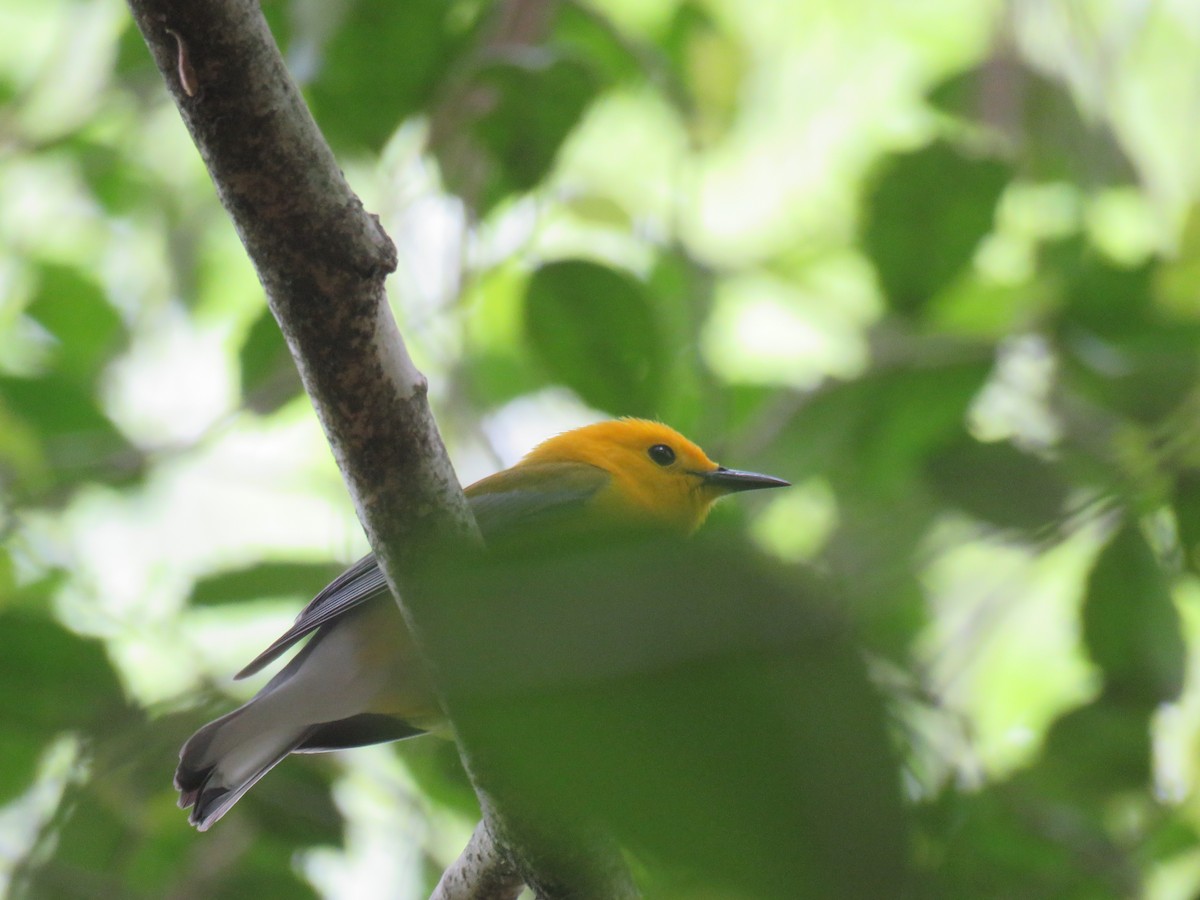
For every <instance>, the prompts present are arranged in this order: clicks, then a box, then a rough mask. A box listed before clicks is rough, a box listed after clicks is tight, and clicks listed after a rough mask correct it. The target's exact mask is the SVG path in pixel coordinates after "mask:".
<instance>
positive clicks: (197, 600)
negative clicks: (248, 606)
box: [189, 562, 345, 606]
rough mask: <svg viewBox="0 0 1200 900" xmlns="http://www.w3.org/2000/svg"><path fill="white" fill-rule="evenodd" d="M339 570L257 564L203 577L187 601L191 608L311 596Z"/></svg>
mask: <svg viewBox="0 0 1200 900" xmlns="http://www.w3.org/2000/svg"><path fill="white" fill-rule="evenodd" d="M343 568H345V567H344V566H341V565H338V564H336V563H299V562H263V563H257V564H255V565H252V566H247V567H246V568H243V569H232V570H229V571H225V572H217V573H214V574H212V575H206V576H205V577H204V578H201V579H200V580H198V581H197V582H196V585H195V587H193V588H192V595H191V598H190V599H189V602H190V603H192V604H193V605H195V606H220V605H222V604H225V603H245V602H247V601H251V600H259V599H262V598H263V597H284V596H288V597H291V596H295V595H297V594H298V595H301V596H313V595H315V594H316V593H317V591H319V590H320V589H321V588H322V587H324V586H325V585H326V584H328V583H329V582H330V581H332V580H333V579H334V578H335V577H337V576H338V575H339V574H340V573H341V571H342V569H343Z"/></svg>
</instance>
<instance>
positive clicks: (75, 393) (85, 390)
mask: <svg viewBox="0 0 1200 900" xmlns="http://www.w3.org/2000/svg"><path fill="white" fill-rule="evenodd" d="M90 387H91V385H81V384H79V383H78V382H77V381H75V379H73V378H68V377H66V376H64V375H62V374H59V373H55V372H52V373H50V374H48V375H46V376H43V377H41V378H11V377H8V378H6V377H0V417H2V415H3V413H7V414H8V415H10V416H14V417H16V418H17V419H19V420H20V421H21V423H22V424H24V425H25V426H26V427H27V428H28V429H29V431H28V432H27V433H26V434H25V435H23V437H24V438H27V439H29V438H32V439H33V440H36V441H37V442H39V443H40V445H41V448H42V454H43V456H44V457H45V459H44V463H45V465H44V467H41V471H35V469H36V468H38V467H36V466H34V465H33V464H31V463H30V462H29V460H28V454H27V448H23V447H13V448H11V449H12V451H13V453H14V460H15V461H17V464H18V465H21V464H22V463H23V464H24V465H25V467H26V471H25V473H24V474H26V476H27V477H29V478H30V480H31V484H29V485H26V486H27V487H31V488H32V487H35V486H36V487H41V488H45V487H48V486H51V485H57V486H67V485H71V484H74V483H76V482H78V481H81V480H84V479H97V480H102V481H107V482H110V483H118V482H123V481H127V480H129V479H130V478H131V477H137V476H138V475H140V474H141V472H142V470H143V467H144V465H145V458H144V456H143V455H142V453H141V452H140V451H138V450H137V449H136V448H135V447H133V446H132V445H130V444H129V442H128V441H126V440H125V438H124V437H123V436H122V435H121V434H120V433H119V432H118V431H117V429H116V428H115V427H114V426H113V423H112V422H111V421H110V420H109V418H108V417H107V416H106V415H105V414H104V412H103V410H102V409H101V408H100V406H99V404H98V403H97V402H96V398H95V397H94V396H93V395H92V393H91V391H90V390H89V389H90ZM12 430H16V429H15V428H13V429H12ZM2 445H3V441H0V446H2ZM22 457H25V458H24V459H22ZM38 481H45V482H48V484H36V485H35V484H34V483H36V482H38Z"/></svg>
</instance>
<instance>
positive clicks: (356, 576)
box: [233, 553, 391, 679]
mask: <svg viewBox="0 0 1200 900" xmlns="http://www.w3.org/2000/svg"><path fill="white" fill-rule="evenodd" d="M372 597H387V598H388V599H389V600H390V599H391V592H390V591H389V590H388V586H387V580H386V579H385V578H384V577H383V571H382V570H381V569H380V568H379V565H378V563H376V562H375V556H374V554H370V553H368V554H367V555H366V556H364V557H363V558H362V559H360V560H359V561H358V562H356V563H355V564H354V565H352V566H351V567H350V568H348V569H347V570H346V571H345V572H343V573H342V574H341V575H339V576H338V577H337V578H335V579H333V581H331V582H329V584H327V585H326V586H325V587H324V588H323V589H322V590H321V592H320V593H319V594H317V596H315V597H313V598H312V600H310V601H309V603H308V605H307V606H306V607H304V609H302V610H301V611H300V615H298V616H296V621H295V622H294V623H293V624H292V627H291V628H289V629H288V630H287V631H285V632H284V633H283V634H281V635H280V636H279V637H278V638H276V639H275V641H274V642H273V643H272V644H271V646H270V647H268V648H267V649H266V650H264V651H263V652H262V653H260V654H258V656H256V657H254V659H253V660H251V662H250V664H249V665H248V666H246V667H245V668H244V669H242V671H240V672H238V673H237V674H236V675H234V676H233V677H234V679H239V678H248V677H249V676H251V675H253V674H254V673H255V672H258V671H259V670H260V669H262V668H263V667H264V666H266V665H269V664H270V663H271V662H273V661H274V660H275V659H277V658H278V657H279V655H280V654H281V653H284V652H285V651H286V650H287V649H288V648H289V647H291V646H292V645H293V644H294V643H296V641H298V640H300V639H301V638H302V637H304V636H305V635H306V634H310V633H311V632H313V631H315V630H316V629H318V628H320V627H321V626H322V625H324V624H325V623H326V622H328V621H330V620H331V619H336V618H337V617H338V616H340V615H341V614H342V613H344V612H346V611H347V610H350V609H353V608H354V607H356V606H358V605H359V604H361V603H365V602H366V601H368V600H370V599H371V598H372Z"/></svg>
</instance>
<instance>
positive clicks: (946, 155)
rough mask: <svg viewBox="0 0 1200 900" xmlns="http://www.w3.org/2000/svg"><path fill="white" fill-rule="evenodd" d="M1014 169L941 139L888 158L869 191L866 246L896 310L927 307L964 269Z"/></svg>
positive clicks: (909, 311) (986, 230) (914, 311)
mask: <svg viewBox="0 0 1200 900" xmlns="http://www.w3.org/2000/svg"><path fill="white" fill-rule="evenodd" d="M1011 177H1012V173H1011V172H1010V171H1009V170H1008V168H1007V167H1006V166H1004V165H1002V164H1001V163H998V162H995V161H993V160H986V159H971V158H969V157H967V156H964V155H963V154H962V153H960V152H959V151H958V150H956V149H955V148H954V147H952V146H950V145H949V144H946V143H944V142H940V141H939V142H937V143H934V144H931V145H929V146H928V147H925V148H924V149H922V150H917V151H915V152H912V153H905V154H901V155H898V156H893V157H891V158H890V159H889V160H887V161H886V162H885V164H884V167H883V170H882V172H881V173H880V175H879V176H878V177H877V179H876V181H875V186H874V188H873V189H872V190H871V192H870V194H869V195H868V197H867V207H866V229H865V231H864V233H863V248H864V249H865V250H866V252H867V255H868V256H869V257H870V258H871V260H872V262H874V264H875V270H876V272H877V273H878V275H879V282H880V287H882V289H883V293H884V295H885V297H886V299H887V302H888V305H889V306H890V307H891V308H892V309H893V310H894V311H896V312H898V313H902V314H905V315H917V314H919V313H921V311H922V310H923V309H924V307H925V305H926V304H927V303H928V302H929V301H930V299H932V298H933V297H934V296H936V295H937V294H938V293H939V292H940V291H941V290H943V289H944V288H946V287H947V286H948V285H950V284H951V283H952V282H953V281H954V280H955V279H957V278H958V277H959V276H960V275H961V274H962V272H963V271H964V270H966V268H967V266H968V265H969V264H970V262H971V260H972V258H973V256H974V254H975V250H976V248H977V247H978V246H979V242H980V241H981V240H982V239H983V238H984V237H985V236H986V235H987V234H988V233H989V232H991V230H992V224H993V219H994V217H995V211H996V204H997V202H998V201H999V199H1000V195H1001V194H1002V193H1003V192H1004V188H1005V187H1006V186H1007V184H1008V182H1009V181H1010V179H1011Z"/></svg>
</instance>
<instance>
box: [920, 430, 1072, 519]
mask: <svg viewBox="0 0 1200 900" xmlns="http://www.w3.org/2000/svg"><path fill="white" fill-rule="evenodd" d="M927 472H928V473H929V477H930V479H931V480H932V483H933V485H934V488H935V489H936V490H937V492H938V493H939V494H940V495H941V496H942V497H943V498H945V500H946V501H947V502H948V503H950V504H951V505H953V506H956V507H958V508H959V509H962V510H963V511H964V512H967V513H969V514H970V515H972V516H975V517H976V518H978V519H981V520H983V521H985V522H989V523H991V524H993V525H997V526H999V527H1001V528H1016V529H1022V530H1032V529H1036V528H1040V527H1042V526H1045V525H1047V524H1050V523H1053V522H1055V521H1056V520H1057V519H1058V517H1059V516H1060V515H1061V514H1062V510H1063V504H1064V503H1065V502H1066V499H1067V482H1066V481H1065V480H1064V477H1063V476H1064V473H1063V472H1062V471H1061V470H1060V469H1059V467H1058V466H1056V465H1054V464H1053V463H1049V462H1047V461H1045V460H1042V459H1039V458H1037V457H1036V456H1032V455H1030V454H1028V453H1023V452H1022V451H1020V450H1018V449H1017V448H1016V447H1014V446H1013V445H1012V444H1010V443H1008V442H1007V441H996V442H992V443H981V442H979V441H976V440H973V439H971V438H969V437H966V436H964V438H963V440H961V441H959V442H958V443H956V444H953V445H951V446H949V447H946V448H944V449H942V450H940V451H939V452H937V453H936V454H934V455H932V456H931V457H930V458H929V462H928V465H927Z"/></svg>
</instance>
